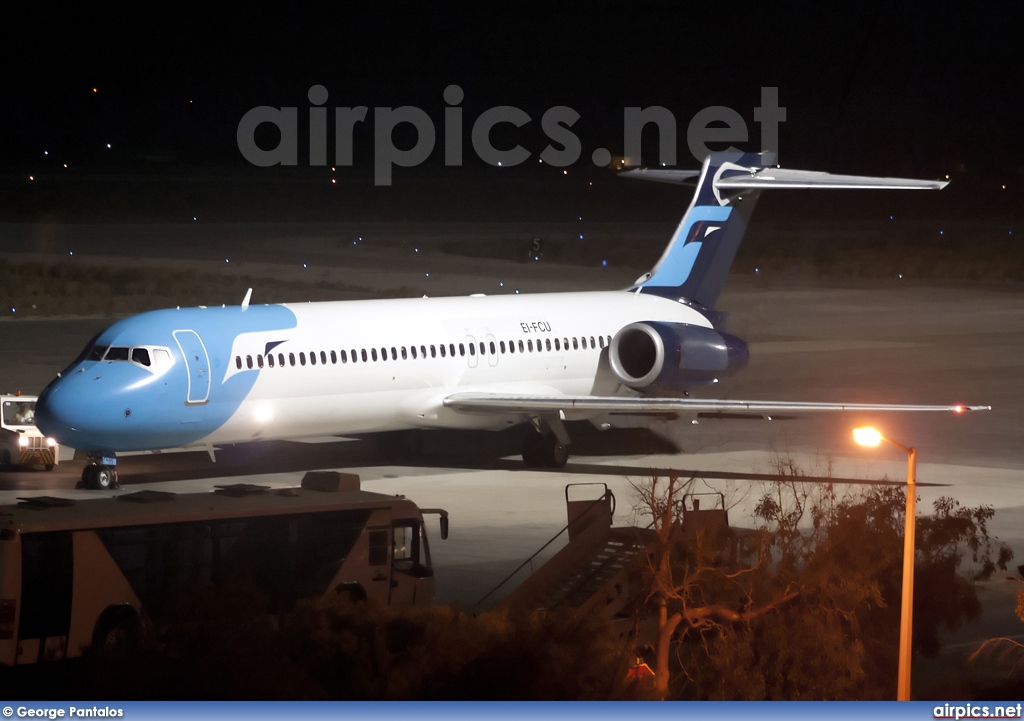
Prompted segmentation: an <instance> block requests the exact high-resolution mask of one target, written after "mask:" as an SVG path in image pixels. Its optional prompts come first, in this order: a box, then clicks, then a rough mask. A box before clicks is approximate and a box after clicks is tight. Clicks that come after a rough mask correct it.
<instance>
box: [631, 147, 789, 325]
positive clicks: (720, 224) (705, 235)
mask: <svg viewBox="0 0 1024 721" xmlns="http://www.w3.org/2000/svg"><path fill="white" fill-rule="evenodd" d="M774 161H775V158H774V154H773V153H711V154H710V155H709V156H708V157H707V158H706V159H705V160H704V167H703V168H702V169H701V171H700V176H699V177H698V178H697V190H696V192H695V193H694V194H693V200H692V201H691V202H690V207H689V209H688V210H687V211H686V215H684V216H683V219H682V221H681V222H680V223H679V227H678V228H677V229H676V232H675V235H673V236H672V241H671V242H670V243H669V244H668V247H667V248H665V252H664V254H663V255H662V256H661V260H659V261H658V263H657V265H655V266H654V269H653V270H652V271H651V272H650V273H648V274H647V276H645V278H644V279H642V280H641V281H640V282H639V283H638V285H640V286H642V287H643V292H653V293H657V294H659V295H670V296H672V297H679V298H686V299H687V300H689V301H692V302H694V303H697V304H699V305H701V306H703V307H704V308H707V309H712V308H714V307H715V303H717V302H718V296H719V295H720V294H721V292H722V286H724V285H725V279H726V276H727V275H728V273H729V267H730V266H731V265H732V261H733V258H734V257H735V256H736V250H737V249H738V248H739V246H740V241H741V240H743V233H744V232H745V231H746V229H747V222H748V221H749V219H750V215H751V213H752V212H753V210H754V205H755V204H756V202H757V196H758V192H759V191H757V190H750V189H747V190H744V189H724V188H719V187H717V186H716V181H720V180H721V179H722V178H723V177H730V176H735V175H737V174H743V175H746V176H749V175H750V174H751V173H754V172H756V171H758V170H760V169H761V168H765V167H768V166H770V165H772V164H773V163H774ZM646 172H647V173H648V177H649V179H651V180H667V181H668V182H680V181H679V180H678V179H673V178H672V177H671V176H668V175H667V173H669V172H676V173H678V171H657V170H654V171H646ZM662 173H664V174H666V175H665V177H663V178H661V177H657V176H658V174H662ZM689 175H690V177H692V175H693V174H692V173H691V174H689ZM678 177H679V176H677V178H678ZM683 177H685V176H683ZM635 287H636V286H634V288H635Z"/></svg>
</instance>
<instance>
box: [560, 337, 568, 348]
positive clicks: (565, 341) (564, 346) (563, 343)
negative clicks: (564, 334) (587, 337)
mask: <svg viewBox="0 0 1024 721" xmlns="http://www.w3.org/2000/svg"><path fill="white" fill-rule="evenodd" d="M562 347H563V348H565V349H566V350H569V339H568V338H562Z"/></svg>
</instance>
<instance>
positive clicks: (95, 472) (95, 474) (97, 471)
mask: <svg viewBox="0 0 1024 721" xmlns="http://www.w3.org/2000/svg"><path fill="white" fill-rule="evenodd" d="M116 483H117V473H115V472H114V471H113V470H112V469H111V468H109V467H108V466H95V465H89V466H86V467H85V470H83V471H82V485H84V486H85V487H86V488H92V489H94V490H99V491H105V490H107V489H109V488H111V487H112V486H113V485H114V484H116Z"/></svg>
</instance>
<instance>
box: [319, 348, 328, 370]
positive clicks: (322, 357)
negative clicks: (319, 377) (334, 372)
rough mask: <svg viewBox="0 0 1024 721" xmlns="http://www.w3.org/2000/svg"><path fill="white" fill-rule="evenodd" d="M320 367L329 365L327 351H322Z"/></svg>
mask: <svg viewBox="0 0 1024 721" xmlns="http://www.w3.org/2000/svg"><path fill="white" fill-rule="evenodd" d="M320 365H323V366H325V365H327V353H326V352H325V351H320Z"/></svg>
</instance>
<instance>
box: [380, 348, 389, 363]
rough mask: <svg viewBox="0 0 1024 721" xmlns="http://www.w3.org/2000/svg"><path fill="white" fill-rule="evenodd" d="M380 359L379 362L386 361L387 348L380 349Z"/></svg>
mask: <svg viewBox="0 0 1024 721" xmlns="http://www.w3.org/2000/svg"><path fill="white" fill-rule="evenodd" d="M380 359H381V360H385V361H386V360H387V359H388V349H387V348H381V349H380Z"/></svg>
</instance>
